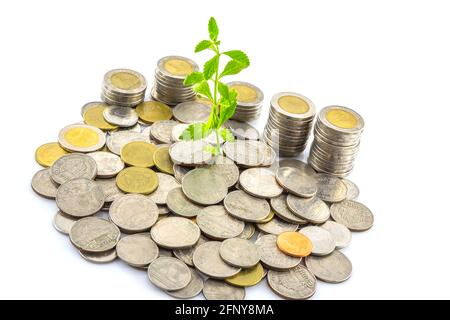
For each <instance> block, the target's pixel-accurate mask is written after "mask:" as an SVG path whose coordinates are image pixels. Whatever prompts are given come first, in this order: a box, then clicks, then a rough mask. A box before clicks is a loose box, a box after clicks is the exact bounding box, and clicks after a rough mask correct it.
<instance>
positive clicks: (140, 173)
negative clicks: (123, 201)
mask: <svg viewBox="0 0 450 320" xmlns="http://www.w3.org/2000/svg"><path fill="white" fill-rule="evenodd" d="M116 183H117V186H118V187H119V189H120V190H122V191H123V192H126V193H140V194H149V193H152V192H153V191H155V190H156V188H157V187H158V183H159V180H158V176H157V175H156V173H155V172H154V171H153V170H151V169H148V168H138V167H129V168H125V169H123V170H122V171H121V172H120V173H119V174H118V175H117V177H116Z"/></svg>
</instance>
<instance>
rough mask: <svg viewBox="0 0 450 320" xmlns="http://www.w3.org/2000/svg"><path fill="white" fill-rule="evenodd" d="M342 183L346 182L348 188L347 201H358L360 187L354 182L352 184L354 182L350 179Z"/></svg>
mask: <svg viewBox="0 0 450 320" xmlns="http://www.w3.org/2000/svg"><path fill="white" fill-rule="evenodd" d="M342 182H344V183H345V186H346V187H347V197H346V199H347V200H356V199H358V196H359V188H358V186H357V185H356V184H355V183H354V182H352V181H350V180H348V179H342Z"/></svg>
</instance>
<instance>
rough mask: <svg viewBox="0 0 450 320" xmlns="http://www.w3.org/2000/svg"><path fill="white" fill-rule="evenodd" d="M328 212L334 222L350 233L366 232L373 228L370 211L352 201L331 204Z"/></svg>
mask: <svg viewBox="0 0 450 320" xmlns="http://www.w3.org/2000/svg"><path fill="white" fill-rule="evenodd" d="M330 212H331V216H332V217H333V219H334V221H336V222H338V223H340V224H343V225H344V226H346V227H347V228H349V229H350V230H351V231H366V230H369V229H370V228H372V226H373V221H374V218H373V214H372V212H371V211H370V209H369V208H367V207H366V206H365V205H363V204H362V203H360V202H357V201H354V200H344V201H342V202H338V203H333V205H332V206H331V208H330Z"/></svg>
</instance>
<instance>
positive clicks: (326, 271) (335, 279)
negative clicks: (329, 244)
mask: <svg viewBox="0 0 450 320" xmlns="http://www.w3.org/2000/svg"><path fill="white" fill-rule="evenodd" d="M305 263H306V267H307V268H308V270H309V271H311V272H312V273H313V274H314V275H315V276H316V277H317V279H320V280H322V281H325V282H329V283H341V282H344V281H346V280H348V279H349V278H350V276H351V274H352V263H351V262H350V260H349V259H348V258H347V257H346V256H345V254H343V253H342V252H340V251H337V250H336V251H333V252H332V253H331V254H329V255H328V256H326V257H314V256H310V257H307V258H306V260H305Z"/></svg>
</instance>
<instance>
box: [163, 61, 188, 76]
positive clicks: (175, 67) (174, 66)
mask: <svg viewBox="0 0 450 320" xmlns="http://www.w3.org/2000/svg"><path fill="white" fill-rule="evenodd" d="M164 68H165V69H166V70H167V71H168V72H170V73H171V74H173V75H175V76H187V75H188V74H191V73H192V72H193V71H194V66H193V65H191V64H190V63H189V62H187V61H185V60H181V59H170V60H167V61H166V63H164Z"/></svg>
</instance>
